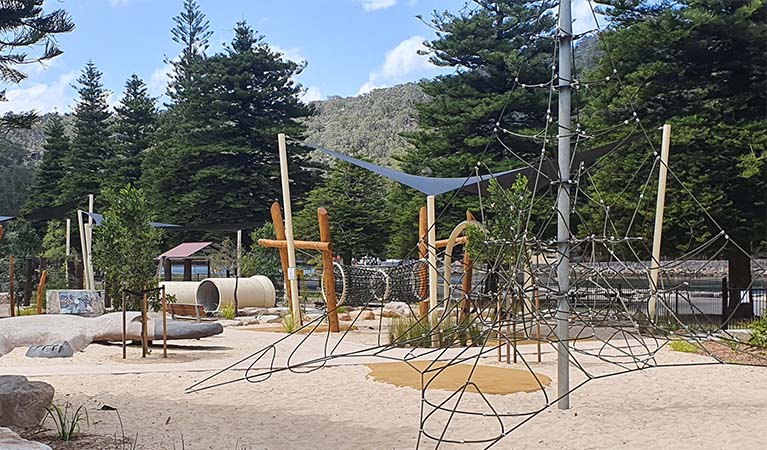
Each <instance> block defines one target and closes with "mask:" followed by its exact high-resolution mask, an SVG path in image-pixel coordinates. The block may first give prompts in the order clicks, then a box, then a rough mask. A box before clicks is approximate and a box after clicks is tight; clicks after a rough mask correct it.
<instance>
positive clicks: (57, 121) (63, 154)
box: [25, 114, 69, 210]
mask: <svg viewBox="0 0 767 450" xmlns="http://www.w3.org/2000/svg"><path fill="white" fill-rule="evenodd" d="M43 150H44V152H43V160H42V161H41V162H40V165H39V166H38V168H37V170H36V172H35V176H34V180H33V183H32V192H31V196H30V198H29V200H28V201H27V204H26V206H25V209H26V210H32V209H35V208H44V207H50V206H53V205H55V204H57V202H58V200H59V197H60V195H59V186H60V185H61V182H62V180H63V179H64V176H65V175H66V158H67V157H68V155H69V137H67V135H66V133H65V129H64V123H63V122H62V120H61V116H59V115H58V114H54V115H53V116H51V118H50V119H49V120H48V123H46V124H45V144H43Z"/></svg>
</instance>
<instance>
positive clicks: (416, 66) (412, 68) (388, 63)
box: [357, 36, 435, 95]
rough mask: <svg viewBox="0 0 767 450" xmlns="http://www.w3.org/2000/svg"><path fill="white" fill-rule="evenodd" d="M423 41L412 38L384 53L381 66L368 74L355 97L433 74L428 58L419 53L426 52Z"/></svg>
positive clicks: (432, 66) (421, 37)
mask: <svg viewBox="0 0 767 450" xmlns="http://www.w3.org/2000/svg"><path fill="white" fill-rule="evenodd" d="M425 40H426V39H425V38H424V37H423V36H413V37H411V38H408V39H405V40H404V41H402V42H400V43H399V44H397V46H396V47H394V48H393V49H391V50H389V51H388V52H386V58H385V59H384V63H383V65H382V66H381V67H379V68H377V69H376V70H374V71H372V72H370V76H369V77H368V81H367V82H365V84H363V85H362V86H361V87H360V90H359V92H358V93H357V95H360V94H364V93H366V92H370V91H372V90H373V89H376V88H381V87H386V86H391V85H392V84H397V83H403V82H405V81H412V80H413V79H414V77H417V76H419V75H421V76H424V75H427V74H430V73H431V72H433V70H434V69H435V66H434V65H432V64H431V63H430V62H429V57H428V56H427V55H423V54H420V53H419V51H426V50H427V49H426V47H425V46H424V44H423V43H424V41H425Z"/></svg>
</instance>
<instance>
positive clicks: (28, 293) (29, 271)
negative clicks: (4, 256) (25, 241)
mask: <svg viewBox="0 0 767 450" xmlns="http://www.w3.org/2000/svg"><path fill="white" fill-rule="evenodd" d="M34 272H35V269H34V267H32V258H31V257H29V256H27V257H26V258H24V306H29V305H30V303H31V301H32V287H33V286H32V284H33V283H34V280H33V278H34V276H35V273H34Z"/></svg>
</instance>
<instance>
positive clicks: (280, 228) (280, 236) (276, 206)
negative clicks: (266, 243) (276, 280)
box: [270, 202, 293, 311]
mask: <svg viewBox="0 0 767 450" xmlns="http://www.w3.org/2000/svg"><path fill="white" fill-rule="evenodd" d="M270 212H271V214H272V223H273V224H274V237H275V238H276V239H277V240H278V241H284V240H285V222H283V221H282V211H280V203H279V202H274V203H272V207H271V209H270ZM279 251H280V263H281V264H282V276H283V279H284V280H285V301H286V302H287V304H288V306H289V307H290V310H291V311H292V310H293V305H292V304H291V303H290V292H291V291H290V279H289V278H288V249H287V248H282V247H280V248H279Z"/></svg>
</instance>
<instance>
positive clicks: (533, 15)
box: [390, 0, 556, 256]
mask: <svg viewBox="0 0 767 450" xmlns="http://www.w3.org/2000/svg"><path fill="white" fill-rule="evenodd" d="M476 3H477V6H476V7H475V8H473V9H471V10H464V11H462V12H461V13H458V14H454V13H450V12H442V13H438V12H435V13H434V16H433V17H432V20H431V27H432V28H434V29H435V30H437V39H435V40H434V41H431V42H427V43H426V47H427V48H428V50H429V52H430V54H431V62H432V63H434V64H435V65H437V66H440V67H450V68H454V69H455V73H453V74H450V75H443V76H438V77H436V78H435V79H433V80H426V81H423V82H422V83H421V87H422V88H423V90H424V92H425V93H426V94H427V95H428V96H429V98H430V100H429V101H426V102H424V103H422V104H420V105H418V106H417V107H416V108H417V115H416V117H417V120H418V126H419V128H420V130H419V131H416V132H413V133H408V134H406V136H407V137H408V140H409V141H410V143H411V144H412V145H413V147H414V148H413V149H412V150H411V151H408V152H407V153H406V154H405V155H404V156H403V157H402V158H401V159H402V161H401V163H402V164H401V167H402V169H403V170H404V171H406V172H409V173H413V174H416V175H426V176H437V177H462V176H467V177H468V176H471V175H473V174H474V168H475V166H476V165H477V163H478V162H481V163H482V167H481V170H482V171H483V173H485V172H486V171H487V168H489V169H490V170H492V171H500V170H505V169H510V168H514V167H520V166H523V165H525V163H524V162H523V161H522V160H521V159H524V160H527V161H531V160H535V159H536V158H537V157H538V156H539V154H540V149H541V143H540V142H536V140H534V139H528V138H520V137H517V136H515V135H513V134H509V133H505V132H503V130H509V131H512V132H515V133H520V134H525V135H534V134H537V133H539V132H540V131H541V129H542V128H543V127H544V126H545V124H546V121H547V114H548V104H547V102H548V92H547V90H546V89H529V88H524V87H523V86H522V84H523V83H524V84H527V85H532V84H541V83H547V82H549V81H550V80H551V56H552V50H553V48H554V40H553V39H547V38H546V37H551V36H552V34H553V33H554V29H555V24H556V19H555V17H554V16H553V15H552V14H551V12H550V11H549V10H550V9H551V8H553V7H554V6H555V5H556V3H555V2H553V1H550V0H543V1H538V0H534V1H532V0H483V1H478V2H476ZM509 149H511V151H509ZM512 151H513V153H512ZM520 158H521V159H520ZM486 167H487V168H486ZM414 198H419V199H420V202H418V201H407V202H406V203H404V204H403V203H402V202H403V200H407V199H414ZM392 200H393V201H394V202H395V204H394V205H392V210H393V212H394V215H393V217H392V220H393V222H394V230H395V231H394V234H393V237H392V239H393V240H392V246H391V247H390V249H391V250H392V251H394V252H397V253H398V254H399V255H400V256H405V250H406V249H409V248H412V247H413V246H414V245H415V243H416V241H417V239H418V221H417V218H418V207H419V206H425V203H426V202H425V199H424V198H423V195H421V194H418V193H416V192H414V191H412V190H409V189H405V188H402V187H399V186H398V187H396V188H395V191H394V192H392ZM439 200H440V199H438V201H439ZM438 203H439V205H438V207H439V208H440V209H441V208H442V207H443V206H445V204H444V203H442V202H438ZM452 206H453V207H452V208H451V209H450V211H448V212H447V214H445V215H442V216H441V223H442V224H444V225H442V226H438V227H437V231H438V233H443V232H448V231H449V229H450V228H451V227H452V225H454V224H456V223H458V222H460V221H461V220H463V217H464V214H465V211H466V209H476V207H477V205H476V200H475V198H472V197H463V198H458V199H454V201H453V203H452Z"/></svg>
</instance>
